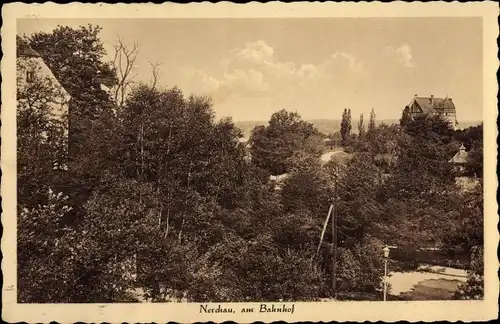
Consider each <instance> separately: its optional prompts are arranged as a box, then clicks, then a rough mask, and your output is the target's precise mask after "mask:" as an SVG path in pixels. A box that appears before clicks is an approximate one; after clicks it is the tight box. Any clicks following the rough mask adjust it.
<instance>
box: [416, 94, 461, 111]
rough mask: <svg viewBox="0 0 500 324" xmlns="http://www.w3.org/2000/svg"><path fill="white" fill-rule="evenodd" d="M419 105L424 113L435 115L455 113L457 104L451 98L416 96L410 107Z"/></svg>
mask: <svg viewBox="0 0 500 324" xmlns="http://www.w3.org/2000/svg"><path fill="white" fill-rule="evenodd" d="M415 103H416V104H417V105H418V106H419V107H420V108H421V109H422V112H423V113H427V114H434V113H445V112H449V113H454V112H455V104H454V103H453V101H452V99H451V98H448V97H446V98H436V97H432V96H431V97H417V96H415V97H414V98H413V100H412V101H411V103H410V106H412V105H413V104H415Z"/></svg>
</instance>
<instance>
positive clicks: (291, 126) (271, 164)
mask: <svg viewBox="0 0 500 324" xmlns="http://www.w3.org/2000/svg"><path fill="white" fill-rule="evenodd" d="M315 138H317V139H318V140H314V139H315ZM250 143H251V145H252V146H251V154H252V161H253V163H255V164H256V165H257V166H259V167H261V168H263V169H265V170H267V171H269V172H270V173H271V174H274V175H278V174H282V173H285V172H288V171H289V169H290V165H289V164H288V163H287V160H288V159H289V158H290V157H292V155H293V154H294V153H295V152H297V151H305V152H307V153H308V154H311V155H313V156H316V157H319V155H320V154H321V150H322V147H321V146H320V145H322V144H320V143H321V141H320V140H319V134H318V131H317V130H316V129H315V128H314V127H313V125H312V124H311V123H308V122H305V121H303V120H302V119H301V117H300V116H299V114H297V113H292V112H288V111H286V110H281V111H278V112H276V113H274V114H273V115H272V116H271V119H270V121H269V125H268V126H257V127H255V128H254V129H253V131H252V135H251V138H250Z"/></svg>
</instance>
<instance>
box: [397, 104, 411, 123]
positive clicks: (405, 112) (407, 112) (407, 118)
mask: <svg viewBox="0 0 500 324" xmlns="http://www.w3.org/2000/svg"><path fill="white" fill-rule="evenodd" d="M410 121H411V114H410V107H408V106H406V107H405V109H403V113H402V115H401V119H400V120H399V125H401V127H403V128H404V127H406V126H407V125H408V123H409V122H410Z"/></svg>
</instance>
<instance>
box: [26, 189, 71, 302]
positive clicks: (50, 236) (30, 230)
mask: <svg viewBox="0 0 500 324" xmlns="http://www.w3.org/2000/svg"><path fill="white" fill-rule="evenodd" d="M70 209H71V208H70V207H69V206H68V201H67V197H64V196H63V195H62V194H61V193H57V194H56V193H54V192H53V191H52V190H49V191H47V199H46V201H45V202H44V204H43V205H42V204H40V205H38V206H35V207H27V206H26V205H24V204H23V202H22V201H20V205H19V213H18V215H19V218H18V232H17V251H18V254H17V262H18V264H17V269H18V272H17V281H18V284H17V286H18V289H17V292H18V298H19V301H20V302H24V303H34V302H35V303H40V302H45V303H64V302H71V301H74V300H72V298H71V296H72V295H73V294H74V293H75V292H77V290H75V289H76V288H77V285H76V278H77V277H76V275H75V269H76V264H75V262H74V258H75V256H76V251H75V247H76V245H75V244H74V243H75V239H76V236H75V234H74V232H72V231H71V230H70V228H68V227H67V226H65V225H64V223H63V219H64V217H65V216H66V215H67V214H68V213H69V212H70ZM61 260H64V262H61Z"/></svg>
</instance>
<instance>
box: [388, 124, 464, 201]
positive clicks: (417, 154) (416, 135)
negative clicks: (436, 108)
mask: <svg viewBox="0 0 500 324" xmlns="http://www.w3.org/2000/svg"><path fill="white" fill-rule="evenodd" d="M404 132H405V134H407V135H408V138H407V140H405V141H404V142H402V143H401V144H402V145H401V146H400V147H399V152H398V155H397V162H396V164H395V166H394V175H393V176H392V177H391V181H390V182H391V184H390V186H391V189H390V191H391V195H396V196H398V197H401V198H402V197H406V198H409V197H414V198H416V197H419V198H420V199H424V197H428V198H430V197H436V196H437V195H440V194H443V193H444V192H446V191H448V190H449V188H451V187H453V185H454V183H455V176H454V173H453V170H452V165H451V164H450V163H448V160H449V150H448V148H447V146H446V145H447V144H448V143H450V141H451V132H452V130H451V128H450V125H449V124H448V122H447V121H446V120H444V119H443V118H442V117H440V116H439V115H436V116H427V115H422V116H415V118H413V119H412V120H411V121H410V123H408V125H407V126H406V127H405V129H404Z"/></svg>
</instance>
